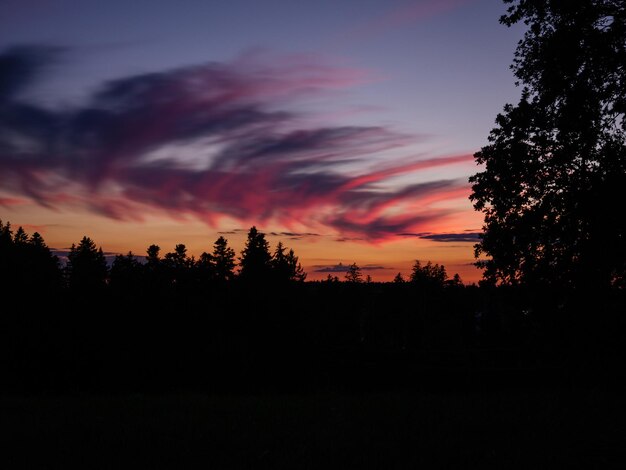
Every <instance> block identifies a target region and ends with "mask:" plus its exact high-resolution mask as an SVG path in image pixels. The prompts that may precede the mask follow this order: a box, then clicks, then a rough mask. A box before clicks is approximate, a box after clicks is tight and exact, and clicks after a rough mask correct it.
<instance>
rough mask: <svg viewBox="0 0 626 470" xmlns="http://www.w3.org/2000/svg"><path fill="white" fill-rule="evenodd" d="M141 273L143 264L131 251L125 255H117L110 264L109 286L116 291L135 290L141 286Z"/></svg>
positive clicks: (131, 291) (142, 272)
mask: <svg viewBox="0 0 626 470" xmlns="http://www.w3.org/2000/svg"><path fill="white" fill-rule="evenodd" d="M143 274H144V271H143V266H142V264H141V263H140V262H139V260H138V259H137V257H136V256H135V255H134V254H133V252H132V251H129V252H128V253H127V254H126V255H117V256H116V257H115V259H114V260H113V264H112V265H111V273H110V276H109V277H110V283H111V288H112V289H114V290H116V291H124V292H130V293H133V292H136V291H137V290H139V289H140V287H141V282H142V279H143Z"/></svg>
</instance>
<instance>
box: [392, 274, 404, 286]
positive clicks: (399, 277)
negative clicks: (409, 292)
mask: <svg viewBox="0 0 626 470" xmlns="http://www.w3.org/2000/svg"><path fill="white" fill-rule="evenodd" d="M393 282H395V283H396V284H402V283H403V282H406V281H405V280H404V277H402V273H398V274H396V277H394V278H393Z"/></svg>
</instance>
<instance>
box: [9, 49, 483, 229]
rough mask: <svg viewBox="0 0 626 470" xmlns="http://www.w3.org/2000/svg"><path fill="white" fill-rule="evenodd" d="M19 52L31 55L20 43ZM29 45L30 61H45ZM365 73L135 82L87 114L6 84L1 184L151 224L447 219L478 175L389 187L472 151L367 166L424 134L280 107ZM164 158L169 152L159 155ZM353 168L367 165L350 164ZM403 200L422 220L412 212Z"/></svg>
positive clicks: (116, 88) (362, 223) (397, 223)
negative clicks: (172, 220) (148, 215)
mask: <svg viewBox="0 0 626 470" xmlns="http://www.w3.org/2000/svg"><path fill="white" fill-rule="evenodd" d="M10 53H12V54H14V55H16V54H17V55H18V59H19V54H20V52H19V51H17V52H16V51H13V52H10ZM28 53H29V54H30V55H29V56H28V59H29V60H30V62H32V61H33V60H34V59H33V58H38V57H39V55H37V54H34V53H33V52H32V51H28ZM0 59H1V55H0ZM5 62H6V63H9V64H11V63H15V62H16V61H15V60H13V61H5ZM17 62H18V63H19V60H17ZM28 63H29V62H28V61H22V64H21V68H20V69H19V70H18V71H11V70H8V72H12V74H13V75H12V76H14V77H15V81H14V82H12V86H13V88H15V89H17V87H19V86H22V85H21V84H22V83H25V82H26V81H27V80H25V78H27V77H28V74H29V73H30V74H32V73H34V72H32V71H31V70H30V69H29V68H28V66H27V65H28ZM0 64H2V61H1V60H0ZM25 64H26V65H25ZM0 72H2V71H1V70H0ZM362 79H363V75H362V74H361V73H360V72H358V71H354V70H351V69H342V68H335V67H331V66H329V65H326V64H321V63H319V62H318V61H315V60H312V59H311V60H308V61H307V60H305V58H302V57H300V58H290V59H288V60H286V61H279V62H275V63H271V62H266V63H263V64H258V63H255V61H254V60H248V61H242V60H241V59H240V60H239V61H236V62H233V63H219V64H218V63H211V64H206V65H201V66H194V67H185V68H180V69H175V70H168V71H164V72H158V73H151V74H143V75H137V76H130V77H125V78H122V79H119V80H115V81H112V82H109V83H106V84H104V85H103V87H102V88H101V89H100V90H99V91H98V92H97V93H95V94H94V95H93V96H92V97H91V99H90V100H89V101H88V102H87V103H85V104H84V105H83V106H81V107H79V108H77V109H74V110H67V109H63V110H58V111H54V110H49V109H45V108H42V107H38V106H37V105H36V104H32V103H24V102H22V101H20V100H19V98H18V96H19V94H17V93H15V92H14V91H13V88H12V89H10V90H8V91H4V92H3V90H0V113H4V116H5V117H7V118H6V119H1V118H2V116H0V149H2V150H0V188H2V189H3V190H5V191H9V193H11V194H16V195H19V196H23V197H27V198H29V199H32V200H34V201H36V202H38V203H39V204H41V205H44V206H46V207H51V208H57V207H68V206H70V207H73V206H83V207H87V208H89V209H90V210H92V211H93V212H96V213H98V214H102V215H105V216H107V217H110V218H113V219H134V220H141V219H142V217H143V215H144V214H145V212H146V210H156V211H162V212H165V213H167V214H170V215H172V216H173V217H181V216H184V215H192V216H194V217H197V218H199V219H200V220H202V221H204V222H206V223H208V224H216V223H217V222H218V221H219V219H220V218H221V217H224V216H228V217H231V218H235V219H239V220H241V221H245V222H249V223H259V222H267V221H276V222H280V223H282V224H283V225H285V226H290V224H292V223H294V221H295V222H297V223H299V224H304V225H307V224H308V225H310V226H316V225H317V226H324V227H329V228H332V229H334V230H335V231H337V232H340V233H345V234H348V235H350V236H356V237H360V238H364V239H367V240H370V241H381V240H385V239H388V238H390V237H394V236H395V235H396V234H397V233H401V232H409V231H415V230H422V229H423V228H424V227H426V226H427V225H428V224H432V223H437V222H438V221H440V220H443V219H445V218H446V217H448V215H449V211H442V210H437V209H436V208H435V207H433V205H434V204H436V203H437V202H438V201H441V200H446V199H450V198H454V197H466V194H467V193H468V192H469V190H468V188H467V183H466V182H464V181H463V182H460V181H457V180H440V181H431V182H426V183H421V184H413V185H408V186H406V185H405V186H400V187H397V188H394V189H381V186H380V184H379V183H385V182H387V181H388V180H389V179H390V178H394V177H397V176H400V175H407V174H411V173H413V172H418V171H423V170H425V169H429V168H434V167H440V166H449V165H459V164H466V163H468V162H470V161H471V160H472V159H471V156H469V155H452V156H444V157H439V158H429V159H418V158H415V159H412V160H406V159H404V161H403V162H402V163H400V164H397V165H391V166H389V165H387V166H380V167H374V168H369V169H367V170H364V169H363V166H364V165H365V164H366V162H367V161H368V159H370V158H371V157H372V156H375V155H380V154H382V153H384V152H386V151H388V150H390V149H399V148H402V147H403V146H405V145H406V144H407V143H408V142H411V140H412V138H411V136H407V135H403V134H399V133H397V132H394V131H393V130H391V129H388V128H386V127H382V126H369V127H367V126H327V127H308V128H300V127H298V123H299V122H300V120H299V118H298V116H295V115H294V114H293V113H292V112H288V111H283V110H280V109H277V106H276V105H277V103H283V102H287V101H294V102H297V100H298V99H299V98H301V97H302V96H303V95H307V94H309V93H313V92H314V93H323V92H324V90H327V89H332V88H335V87H343V86H349V85H350V84H354V83H356V82H358V81H359V80H362ZM283 100H286V101H283ZM3 136H13V137H16V138H6V137H3ZM185 148H193V159H194V165H183V164H181V161H180V159H178V158H177V153H179V152H183V151H184V149H185ZM155 152H161V153H165V156H164V155H161V156H160V158H158V159H155V158H154V155H155ZM347 164H350V165H351V166H352V167H353V168H356V169H353V170H350V171H348V170H346V169H345V168H346V165H347ZM399 208H403V209H404V210H405V213H408V214H410V215H399V213H398V210H399Z"/></svg>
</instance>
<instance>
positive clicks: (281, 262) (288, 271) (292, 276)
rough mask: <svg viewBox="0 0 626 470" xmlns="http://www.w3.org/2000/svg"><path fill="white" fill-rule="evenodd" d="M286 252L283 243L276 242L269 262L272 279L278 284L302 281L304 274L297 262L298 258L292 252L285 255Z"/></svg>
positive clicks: (304, 277)
mask: <svg viewBox="0 0 626 470" xmlns="http://www.w3.org/2000/svg"><path fill="white" fill-rule="evenodd" d="M286 250H287V248H286V247H285V246H284V245H283V242H278V245H276V250H275V251H274V254H273V255H272V261H271V263H272V270H273V272H274V279H276V280H277V281H278V282H289V281H299V282H302V281H304V280H305V279H306V273H305V272H304V270H303V269H302V265H300V263H299V262H298V257H297V256H296V254H295V252H294V251H293V250H291V249H290V250H289V251H288V252H287V253H285V251H286Z"/></svg>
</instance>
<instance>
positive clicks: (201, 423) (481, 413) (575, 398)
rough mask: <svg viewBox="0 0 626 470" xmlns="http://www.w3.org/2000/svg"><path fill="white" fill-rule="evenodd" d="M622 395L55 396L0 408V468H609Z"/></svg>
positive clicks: (619, 449)
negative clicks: (0, 454)
mask: <svg viewBox="0 0 626 470" xmlns="http://www.w3.org/2000/svg"><path fill="white" fill-rule="evenodd" d="M624 410H625V407H624V397H623V394H620V393H614V392H607V391H602V390H599V389H593V388H590V389H586V390H575V391H572V390H556V389H555V390H549V391H546V390H543V391H542V390H524V391H513V390H501V391H498V392H491V393H490V392H463V393H459V392H457V393H454V392H410V391H398V392H392V393H367V394H354V393H348V392H346V393H338V392H326V393H316V394H295V395H280V394H271V395H245V396H241V395H239V396H232V395H231V396H215V395H213V396H211V395H202V394H181V395H174V394H169V395H145V394H134V395H116V396H93V395H90V396H89V395H80V394H79V395H61V396H34V397H15V396H13V397H4V398H2V399H1V400H0V413H1V416H2V418H1V426H2V443H3V448H4V450H3V454H2V457H1V458H2V460H4V461H5V465H3V467H4V468H67V466H68V465H70V464H73V465H80V466H81V467H83V468H91V469H94V468H120V466H122V465H123V466H124V467H126V468H132V467H135V468H201V467H202V468H331V467H332V468H381V469H388V468H417V467H418V466H420V465H422V464H427V465H428V466H429V467H439V468H443V467H447V468H463V467H482V468H484V467H495V468H512V467H514V468H535V469H536V468H557V467H561V466H563V465H575V466H578V467H581V468H606V467H609V466H616V465H618V463H619V462H624V461H625V458H626V421H625V420H624V418H625V414H626V413H624Z"/></svg>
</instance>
